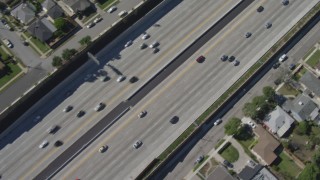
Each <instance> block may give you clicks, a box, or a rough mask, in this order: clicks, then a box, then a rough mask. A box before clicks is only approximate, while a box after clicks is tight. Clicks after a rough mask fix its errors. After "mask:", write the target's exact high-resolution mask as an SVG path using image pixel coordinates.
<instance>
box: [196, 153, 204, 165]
mask: <svg viewBox="0 0 320 180" xmlns="http://www.w3.org/2000/svg"><path fill="white" fill-rule="evenodd" d="M203 160H204V156H203V155H200V156H199V157H198V158H197V159H196V163H197V164H199V163H201V162H202V161H203Z"/></svg>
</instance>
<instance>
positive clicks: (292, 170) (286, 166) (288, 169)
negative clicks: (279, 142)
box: [277, 151, 301, 179]
mask: <svg viewBox="0 0 320 180" xmlns="http://www.w3.org/2000/svg"><path fill="white" fill-rule="evenodd" d="M279 157H280V159H281V161H280V163H279V164H278V165H277V166H278V167H279V171H278V172H280V173H281V174H283V175H285V176H289V177H291V178H292V179H294V178H295V177H296V176H297V175H298V174H299V173H300V172H301V169H300V168H299V167H298V166H297V165H296V163H294V161H293V160H292V159H291V158H290V157H288V156H287V155H286V154H285V153H284V152H283V151H282V152H281V153H280V154H279Z"/></svg>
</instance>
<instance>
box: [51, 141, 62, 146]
mask: <svg viewBox="0 0 320 180" xmlns="http://www.w3.org/2000/svg"><path fill="white" fill-rule="evenodd" d="M53 145H54V146H55V147H60V146H62V145H63V142H62V141H61V140H58V141H56V142H55V143H54V144H53Z"/></svg>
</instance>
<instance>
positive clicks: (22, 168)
mask: <svg viewBox="0 0 320 180" xmlns="http://www.w3.org/2000/svg"><path fill="white" fill-rule="evenodd" d="M180 3H181V1H178V0H175V1H166V3H163V4H162V5H161V6H159V7H158V9H156V10H155V11H153V12H151V13H149V14H148V15H147V16H145V17H144V18H143V19H142V21H141V22H138V23H137V24H135V25H134V26H133V27H132V28H130V29H129V30H128V31H127V32H126V33H124V34H123V35H122V36H121V37H119V38H118V39H117V40H115V41H114V42H113V43H111V44H110V45H109V46H107V47H106V48H105V49H104V50H102V51H101V52H99V53H98V54H97V55H96V56H97V57H98V59H99V60H100V64H101V65H99V66H97V65H95V64H94V63H93V62H88V63H86V64H85V65H84V66H82V67H81V68H80V69H79V70H78V71H77V72H75V73H74V74H73V75H71V76H70V77H68V79H67V80H66V81H65V82H63V83H62V84H61V85H59V86H58V87H57V88H55V89H54V90H53V91H52V92H51V93H49V94H48V95H47V96H46V97H45V98H44V99H43V100H41V101H40V102H39V103H37V104H36V105H35V106H34V107H32V108H30V110H29V111H28V112H27V113H26V114H24V115H23V117H21V121H22V123H21V124H19V125H17V126H14V130H12V131H10V133H8V135H7V136H6V137H4V138H2V139H1V144H0V145H1V146H0V147H1V152H0V157H1V158H0V161H1V163H2V164H4V165H3V166H1V167H0V172H1V174H2V177H3V178H6V177H8V178H10V179H30V178H32V177H34V176H35V175H36V174H37V173H39V172H40V171H41V170H42V169H43V167H46V166H47V165H48V164H50V162H51V161H52V160H53V159H56V158H57V157H58V156H59V155H60V154H62V153H63V152H64V151H65V150H66V149H68V147H70V146H71V145H72V144H73V143H74V142H75V141H76V140H77V139H79V138H80V137H81V136H82V135H83V134H84V133H86V132H87V131H88V130H89V129H91V128H92V127H93V126H94V125H95V124H96V123H97V120H100V119H101V118H103V117H104V116H105V115H106V114H108V113H109V112H110V111H111V110H112V109H113V108H115V107H116V106H117V105H118V104H119V103H120V102H122V101H124V100H125V99H126V98H127V97H129V96H130V95H131V94H132V93H133V92H134V91H135V90H136V89H139V87H141V85H143V84H144V83H145V82H146V81H147V80H148V79H150V78H151V76H152V75H153V74H155V72H157V71H159V69H161V68H162V67H163V66H165V65H166V64H167V63H168V62H169V61H170V60H171V59H172V58H173V57H175V56H176V55H177V54H178V53H179V52H181V51H182V50H183V49H184V48H185V47H186V46H188V44H190V43H191V42H193V41H194V40H195V39H196V38H197V37H199V36H200V35H201V34H202V33H203V32H204V31H205V30H206V29H207V28H209V27H210V26H211V25H212V24H213V23H214V22H216V21H217V20H219V19H220V17H221V16H222V15H223V14H224V13H225V12H227V11H228V10H229V9H231V8H232V6H234V5H235V3H234V1H231V0H229V1H226V2H225V1H222V0H221V1H217V2H214V4H215V5H216V6H212V4H210V2H203V4H202V3H199V2H192V1H189V2H186V3H187V4H186V5H184V4H183V6H182V5H180ZM211 3H213V2H211ZM181 4H182V3H181ZM189 7H194V8H192V9H190V8H189ZM175 8H177V9H179V10H178V12H181V13H180V14H179V13H175V12H174V10H173V9H175ZM171 10H172V11H171ZM199 10H201V11H199ZM202 11H203V12H205V13H203V12H202ZM212 11H214V12H215V13H213V14H212V13H211V12H212ZM165 15H166V16H170V21H163V20H162V19H160V18H161V17H162V16H165ZM186 15H187V16H186ZM200 15H203V16H204V17H209V18H207V19H206V20H205V21H203V20H202V19H201V18H199V16H200ZM187 19H190V20H191V21H192V22H193V23H192V24H190V23H187V21H186V20H187ZM173 22H175V23H177V24H174V23H173ZM154 23H158V24H160V27H154V26H152V25H153V24H154ZM145 31H147V32H148V33H149V34H150V35H151V37H150V38H149V39H148V40H146V41H145V42H146V43H148V44H149V43H151V42H152V41H154V40H158V41H159V42H160V51H159V52H158V53H157V54H153V53H152V51H151V50H150V49H144V50H140V49H139V45H140V43H142V40H141V34H142V33H143V32H145ZM128 40H133V45H132V46H131V47H128V48H125V49H123V46H124V44H125V43H126V42H127V41H128ZM175 42H179V43H175ZM106 62H108V63H109V64H111V65H112V67H114V68H116V69H117V71H120V72H121V73H122V74H124V75H126V76H127V77H128V78H127V79H126V80H125V81H124V82H121V83H118V82H116V81H115V79H116V78H117V77H118V75H117V74H116V72H114V70H113V69H114V68H113V69H111V68H110V67H109V66H105V64H106ZM100 69H103V70H104V71H105V72H107V73H108V76H109V77H110V78H111V79H110V80H109V81H107V82H101V81H99V76H101V74H99V73H98V72H97V71H98V70H100ZM133 75H135V76H138V77H139V81H138V82H136V83H134V84H130V83H128V79H129V78H130V77H131V76H133ZM99 102H105V103H106V104H107V106H106V108H105V109H104V110H103V111H101V112H98V113H97V112H94V110H93V108H94V106H95V105H97V104H98V103H99ZM68 105H72V106H73V107H74V108H73V110H71V112H69V113H64V112H62V109H63V108H65V107H66V106H68ZM79 110H85V111H86V114H85V115H84V117H82V118H77V117H75V114H76V113H77V112H78V111H79ZM38 117H40V118H39V119H38ZM55 124H56V125H59V126H60V127H61V128H60V129H59V131H58V132H57V133H56V134H55V135H49V134H47V132H46V130H47V129H48V128H49V127H50V126H52V125H55ZM45 139H46V140H48V141H49V146H48V147H46V148H45V149H44V150H41V149H38V145H39V144H40V143H41V142H42V141H43V140H45ZM57 140H62V141H63V142H64V145H63V146H61V147H59V148H55V147H53V143H54V142H55V141H57Z"/></svg>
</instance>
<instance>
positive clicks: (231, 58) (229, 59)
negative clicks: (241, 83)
mask: <svg viewBox="0 0 320 180" xmlns="http://www.w3.org/2000/svg"><path fill="white" fill-rule="evenodd" d="M235 59H236V57H234V56H229V58H228V61H229V62H232V61H234V60H235Z"/></svg>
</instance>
